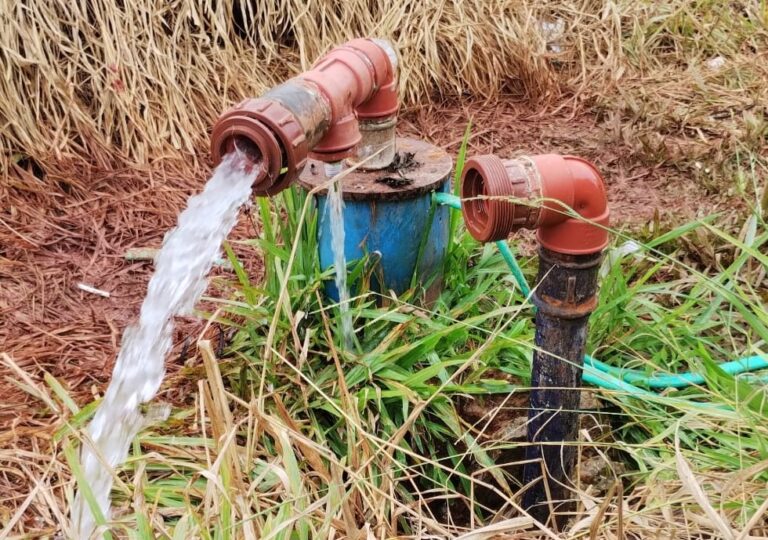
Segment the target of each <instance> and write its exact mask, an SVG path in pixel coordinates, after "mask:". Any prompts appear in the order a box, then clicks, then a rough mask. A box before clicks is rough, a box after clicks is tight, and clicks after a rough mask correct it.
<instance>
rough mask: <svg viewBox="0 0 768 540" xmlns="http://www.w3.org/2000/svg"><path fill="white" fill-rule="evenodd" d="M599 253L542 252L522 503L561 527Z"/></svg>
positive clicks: (568, 501)
mask: <svg viewBox="0 0 768 540" xmlns="http://www.w3.org/2000/svg"><path fill="white" fill-rule="evenodd" d="M601 257H602V253H601V252H598V253H594V254H589V255H564V254H561V253H556V252H554V251H550V250H548V249H545V248H540V250H539V274H538V278H537V286H536V290H535V292H534V303H535V304H536V306H537V308H538V310H537V312H536V350H535V351H534V353H533V369H532V373H531V388H532V390H531V404H530V409H529V413H528V443H529V446H528V447H527V449H526V464H525V467H524V470H523V479H524V482H525V484H526V485H528V484H529V483H530V484H531V485H530V487H529V488H528V489H527V490H526V492H525V493H524V495H523V506H524V507H525V509H526V510H527V511H528V512H529V513H530V514H531V515H532V516H533V517H534V518H535V519H537V520H539V521H541V522H542V523H545V524H547V525H549V526H554V527H556V528H557V529H559V530H562V529H563V527H564V525H565V524H566V522H567V521H568V519H569V517H570V516H569V514H571V513H573V511H574V507H575V498H574V492H573V490H572V489H571V486H574V485H575V482H574V481H573V479H572V474H573V468H574V463H575V460H576V452H577V447H576V444H577V440H578V432H579V413H578V409H579V401H580V395H581V375H582V367H583V364H584V347H585V344H586V341H587V322H588V320H589V315H590V314H591V313H592V311H594V309H595V307H596V305H597V297H596V293H597V272H598V267H599V264H600V260H601Z"/></svg>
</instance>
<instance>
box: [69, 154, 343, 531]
mask: <svg viewBox="0 0 768 540" xmlns="http://www.w3.org/2000/svg"><path fill="white" fill-rule="evenodd" d="M243 165H244V162H243V161H242V160H241V159H239V158H238V157H237V156H234V155H228V156H226V157H225V158H224V160H223V161H222V163H221V164H220V165H219V166H218V167H217V168H216V170H215V171H214V174H213V177H212V178H211V179H210V180H209V181H208V183H207V184H206V185H205V189H204V190H203V192H202V193H200V194H199V195H195V196H194V197H192V198H191V199H189V202H188V205H187V208H186V209H185V210H184V211H183V212H182V213H181V215H180V216H179V223H178V226H177V227H176V228H175V229H173V230H172V231H170V232H169V233H168V234H167V235H166V237H165V240H164V242H163V247H162V249H161V250H160V252H159V253H158V254H157V257H156V259H155V273H154V275H153V276H152V279H151V280H150V282H149V287H148V290H147V296H146V298H145V299H144V303H143V304H142V306H141V314H140V317H139V321H138V323H137V324H135V325H134V326H131V327H130V328H128V329H127V330H126V331H125V334H124V335H123V342H122V346H121V348H120V352H119V354H118V356H117V361H116V362H115V368H114V371H113V372H112V381H111V382H110V384H109V387H108V388H107V391H106V393H105V394H104V399H103V400H102V402H101V404H100V405H99V408H98V410H97V411H96V414H95V415H94V417H93V420H92V421H91V423H90V425H89V426H88V436H89V437H90V440H91V441H93V445H91V444H89V442H88V441H86V442H84V443H83V448H82V454H81V467H82V470H83V473H84V478H85V481H86V482H87V484H88V485H89V486H90V488H91V491H92V492H93V495H94V498H95V500H96V502H97V504H98V506H99V508H100V509H101V513H102V515H104V516H105V517H107V518H108V517H109V493H110V490H111V489H112V474H113V473H112V472H111V469H114V468H115V467H117V466H118V465H120V464H121V463H122V462H123V461H124V460H125V458H126V457H127V456H128V449H129V447H130V444H131V441H132V440H133V438H134V437H135V436H136V435H137V434H138V432H139V430H140V429H141V427H142V425H143V424H144V422H145V420H144V417H143V415H142V414H141V412H140V409H139V408H140V406H141V404H142V403H146V402H148V401H149V400H151V399H152V398H153V397H154V396H155V394H156V393H157V390H158V389H159V387H160V383H161V382H162V379H163V373H164V371H165V370H164V363H165V357H166V355H167V354H168V352H169V351H170V349H171V346H172V331H173V317H174V316H175V315H182V314H188V313H191V312H192V309H193V308H194V306H195V303H196V302H197V300H198V299H199V298H200V296H201V295H202V294H203V292H204V291H205V287H206V284H207V283H206V275H207V274H208V271H209V270H210V268H211V265H212V264H213V263H214V261H215V260H216V259H217V258H218V255H219V250H220V248H221V243H222V242H223V241H224V239H225V238H226V236H227V234H228V233H229V231H230V230H231V229H232V227H233V226H234V224H235V221H236V219H237V212H238V209H239V207H240V206H241V205H242V204H243V203H244V202H245V201H246V200H247V199H248V197H249V195H250V193H251V185H252V184H253V181H254V180H255V178H256V171H255V170H251V171H246V170H245V169H244V168H243ZM342 229H343V227H342ZM342 241H343V232H342ZM342 256H343V253H342ZM350 324H351V322H350ZM72 520H73V523H74V526H75V532H76V535H77V538H81V539H85V538H89V537H90V535H91V533H92V532H93V530H94V528H95V523H96V522H95V519H94V516H93V514H92V513H91V511H90V508H89V506H88V504H87V503H86V502H85V499H84V497H83V494H82V491H80V492H78V494H77V495H76V497H75V501H74V505H73V508H72Z"/></svg>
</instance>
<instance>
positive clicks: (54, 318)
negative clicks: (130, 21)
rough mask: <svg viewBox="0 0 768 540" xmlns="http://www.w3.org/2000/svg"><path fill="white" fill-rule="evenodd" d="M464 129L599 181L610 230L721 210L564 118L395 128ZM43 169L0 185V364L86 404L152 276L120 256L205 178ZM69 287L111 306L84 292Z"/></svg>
mask: <svg viewBox="0 0 768 540" xmlns="http://www.w3.org/2000/svg"><path fill="white" fill-rule="evenodd" d="M467 119H472V136H471V139H470V142H469V148H470V152H469V154H470V155H472V154H479V153H491V152H495V153H497V154H499V155H502V156H513V155H517V154H521V153H528V154H531V153H545V152H559V153H570V154H577V155H580V156H582V157H585V158H587V159H590V160H592V161H593V162H595V163H596V165H597V166H598V168H599V169H600V170H601V171H603V173H604V176H605V179H606V182H607V185H608V192H609V198H610V203H611V209H612V212H613V224H614V226H615V227H617V228H619V229H625V228H629V229H633V228H638V227H642V226H643V225H645V224H647V223H648V222H649V221H650V220H652V219H654V216H658V218H660V219H661V220H662V221H667V222H670V223H675V222H682V221H685V220H688V219H690V218H693V217H695V216H699V215H703V214H708V213H711V212H713V211H716V210H717V209H718V208H720V207H721V206H723V205H725V204H728V201H724V200H721V199H718V198H715V197H710V196H707V195H706V194H705V193H703V191H702V190H701V189H700V188H699V186H698V185H696V184H695V183H694V181H693V180H691V179H690V178H688V177H687V176H686V175H684V174H682V173H680V172H679V171H677V170H676V169H674V168H673V167H670V166H665V165H663V164H654V163H647V162H644V161H643V160H641V159H639V158H637V157H633V156H634V153H633V150H632V148H631V147H630V146H629V145H628V144H627V143H625V142H623V141H621V140H620V139H618V138H617V137H615V136H613V135H612V130H611V129H609V128H606V127H604V126H601V125H600V124H599V122H598V121H597V120H596V119H595V118H594V117H592V116H585V115H581V116H578V117H573V116H571V115H569V114H567V112H566V111H560V112H558V113H556V114H550V115H546V116H545V115H532V114H531V113H530V111H528V110H527V109H526V108H525V107H524V106H523V105H521V104H517V103H514V102H512V101H501V102H499V103H495V104H493V105H484V104H479V103H472V104H457V103H452V104H446V105H439V106H435V105H433V106H429V107H425V108H423V109H420V110H417V111H410V112H408V113H407V114H406V115H404V117H403V118H402V119H401V122H400V131H401V134H402V135H408V136H417V137H420V138H424V139H427V140H429V141H431V142H434V143H436V144H438V145H441V146H443V147H445V148H446V149H447V150H448V151H449V153H452V154H453V155H456V154H457V152H458V149H459V147H460V144H461V140H462V136H463V133H464V129H465V127H466V124H467ZM45 165H46V164H43V167H42V168H43V169H44V170H46V171H47V174H45V175H42V178H38V177H37V176H35V174H33V171H32V170H31V167H30V170H29V171H27V172H24V171H22V170H21V169H18V170H17V171H15V173H14V174H13V175H12V178H11V181H10V182H9V183H7V184H6V185H2V186H0V193H2V199H3V200H4V201H5V203H4V204H3V205H2V208H0V280H1V281H2V286H1V287H0V314H2V318H3V325H2V328H0V353H2V352H4V353H7V354H8V355H10V357H12V358H13V360H14V361H15V362H16V363H17V364H18V365H20V366H22V367H23V368H24V369H25V371H27V372H28V373H29V374H30V375H31V376H32V378H33V379H34V380H37V381H42V377H43V374H44V373H45V372H48V373H50V374H51V375H52V376H54V377H56V378H57V379H59V380H60V381H61V382H62V383H63V384H64V385H65V387H67V388H68V389H69V390H70V391H71V392H72V395H73V397H74V398H75V400H76V401H77V402H78V403H80V404H84V403H86V402H88V401H89V400H90V399H92V398H93V396H94V395H97V394H98V393H99V392H101V391H103V389H104V388H105V385H106V383H107V382H108V380H109V377H110V374H111V370H112V365H113V362H114V358H115V355H116V352H117V349H118V346H119V344H120V339H121V335H122V333H123V330H124V329H125V327H126V326H127V325H128V324H130V323H131V322H132V321H133V320H134V319H135V318H136V316H137V314H138V309H139V306H140V304H141V301H142V299H143V297H144V292H145V288H146V284H147V281H148V279H149V276H150V275H151V272H152V265H151V263H150V262H128V261H126V260H125V259H124V255H125V252H126V251H127V250H128V249H130V248H145V247H159V246H160V244H161V242H162V238H163V235H164V234H165V232H166V231H167V230H168V229H169V228H171V227H172V226H174V224H175V221H176V216H177V215H178V213H179V211H180V210H181V209H182V207H183V205H184V202H185V201H186V199H187V197H188V196H189V195H190V194H191V193H194V192H196V191H198V190H199V189H200V188H201V187H202V185H203V183H204V181H205V179H206V178H207V174H208V172H209V171H206V170H200V171H199V172H198V173H196V174H194V175H189V174H184V173H179V172H174V168H173V166H172V165H167V164H166V165H163V166H154V167H147V168H144V169H138V170H137V169H131V170H127V169H124V170H103V169H101V170H99V169H93V168H92V169H88V170H86V169H83V168H82V167H75V166H69V167H68V166H66V165H62V164H61V163H59V164H57V165H56V169H57V171H55V172H54V171H52V170H51V168H50V167H46V166H45ZM158 171H164V172H158ZM38 176H41V175H39V174H38ZM255 227H256V226H255V225H254V223H253V221H252V218H251V217H250V216H249V215H248V213H247V212H243V215H242V216H241V220H240V223H239V224H238V226H237V228H236V230H235V231H234V232H233V234H232V238H234V239H243V238H248V237H253V236H254V235H255V234H256V233H257V231H256V228H255ZM239 254H240V256H241V257H243V258H244V259H245V264H246V267H247V268H248V269H249V271H250V272H251V273H252V275H254V276H256V277H257V279H258V278H259V277H260V276H261V274H262V272H263V268H262V265H261V261H260V260H259V256H258V254H257V253H256V252H255V250H249V251H241V252H240V253H239ZM79 284H86V285H89V286H92V287H95V288H97V289H100V290H103V291H106V292H108V293H109V297H108V298H107V297H102V296H99V295H97V294H93V293H89V292H85V291H83V290H81V289H80V288H78V285H79ZM204 325H205V324H204V321H202V320H195V319H187V320H184V321H180V324H179V325H178V326H177V332H176V336H175V337H176V343H177V349H176V352H175V354H174V355H173V356H172V357H171V358H169V360H168V363H167V368H168V371H169V373H174V372H177V371H178V369H179V367H180V365H182V364H183V358H182V359H180V358H179V355H180V353H181V350H182V348H183V344H184V343H185V341H186V342H193V340H194V339H195V338H197V337H198V336H199V334H200V332H201V331H202V329H203V328H204ZM215 336H216V332H215V331H214V332H213V336H212V337H215ZM191 349H194V347H192V348H191ZM0 364H2V363H0ZM13 379H16V377H15V376H13V375H12V374H11V372H10V371H9V370H8V368H7V367H6V366H5V365H4V364H3V365H0V392H1V393H2V396H3V399H2V402H1V403H0V432H2V433H4V434H3V435H2V436H0V447H3V446H7V447H10V446H11V445H17V446H19V445H20V443H21V446H25V445H24V444H23V442H24V441H23V439H24V438H26V437H29V436H30V435H32V434H33V433H36V432H40V435H41V436H42V434H43V433H45V432H47V431H48V430H49V424H50V420H49V414H48V411H46V410H45V408H44V406H43V404H42V403H40V402H38V401H36V400H35V399H34V398H32V397H31V396H30V395H29V393H28V392H27V391H25V390H23V389H21V388H19V386H18V385H17V384H14V383H13V382H12V381H13ZM165 388H166V390H165V393H164V395H163V396H162V399H165V400H171V401H175V400H177V399H181V397H182V394H183V389H181V390H180V389H179V388H178V387H176V386H174V384H173V383H166V385H165Z"/></svg>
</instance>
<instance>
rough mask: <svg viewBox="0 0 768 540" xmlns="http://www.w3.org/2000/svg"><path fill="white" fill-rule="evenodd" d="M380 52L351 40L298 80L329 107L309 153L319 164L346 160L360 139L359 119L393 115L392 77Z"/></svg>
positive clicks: (375, 45) (386, 55)
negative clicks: (327, 122)
mask: <svg viewBox="0 0 768 540" xmlns="http://www.w3.org/2000/svg"><path fill="white" fill-rule="evenodd" d="M385 46H386V47H389V45H388V44H386V42H377V41H374V40H371V39H354V40H352V41H350V42H348V43H346V44H344V45H342V46H340V47H337V48H335V49H333V50H332V51H331V52H330V53H328V54H327V55H326V56H325V57H323V58H322V59H321V60H320V61H318V62H317V64H315V66H314V67H313V68H312V69H311V70H310V71H308V72H306V73H304V74H302V75H299V76H298V77H297V78H298V79H300V80H303V81H309V82H311V83H312V84H314V85H315V86H317V88H318V89H319V90H320V92H322V94H323V95H324V96H325V98H326V99H327V100H328V103H329V104H330V107H331V119H330V126H329V128H328V131H327V132H326V133H325V136H324V137H323V138H322V140H320V142H319V143H318V144H317V145H316V146H315V147H314V148H313V149H312V152H313V153H314V154H316V155H317V156H318V157H319V158H320V159H321V160H323V161H339V160H341V159H343V158H345V157H349V156H350V154H351V151H352V149H353V148H354V147H355V146H356V145H357V143H359V142H360V139H361V135H360V129H359V126H358V123H357V119H358V117H362V118H372V119H375V118H384V117H387V116H391V115H393V114H395V113H396V112H397V108H398V102H397V91H396V77H397V76H396V73H395V65H394V63H393V61H392V60H391V58H390V51H388V50H385V48H384V47H385ZM390 50H391V48H390ZM391 54H392V55H394V51H392V52H391Z"/></svg>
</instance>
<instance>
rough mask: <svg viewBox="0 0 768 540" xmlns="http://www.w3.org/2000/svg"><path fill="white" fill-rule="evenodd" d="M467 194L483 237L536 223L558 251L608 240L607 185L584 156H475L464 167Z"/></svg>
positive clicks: (469, 212)
mask: <svg viewBox="0 0 768 540" xmlns="http://www.w3.org/2000/svg"><path fill="white" fill-rule="evenodd" d="M461 196H462V212H463V213H464V222H465V223H466V226H467V229H468V230H469V232H470V234H471V235H472V236H473V237H474V238H475V239H476V240H479V241H481V242H490V241H495V240H503V239H505V238H507V236H509V235H510V234H511V233H512V232H515V231H517V230H518V229H536V231H537V233H536V234H537V237H538V240H539V243H540V244H541V245H542V246H543V247H545V248H546V249H549V250H551V251H554V252H557V253H563V254H568V255H584V254H590V253H598V252H600V251H602V250H603V249H604V248H605V247H606V246H607V245H608V230H607V227H608V224H609V215H610V212H609V210H608V201H607V198H606V193H605V186H604V183H603V179H602V177H601V176H600V173H599V172H598V171H597V169H596V168H595V167H594V165H592V164H591V163H589V162H588V161H586V160H584V159H581V158H578V157H574V156H561V155H557V154H542V155H536V156H530V157H528V156H524V157H520V158H517V159H507V160H503V159H500V158H498V157H496V156H494V155H485V156H477V157H473V158H470V159H469V160H467V163H466V164H465V167H464V172H463V174H462V183H461ZM574 213H575V214H576V215H574Z"/></svg>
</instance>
